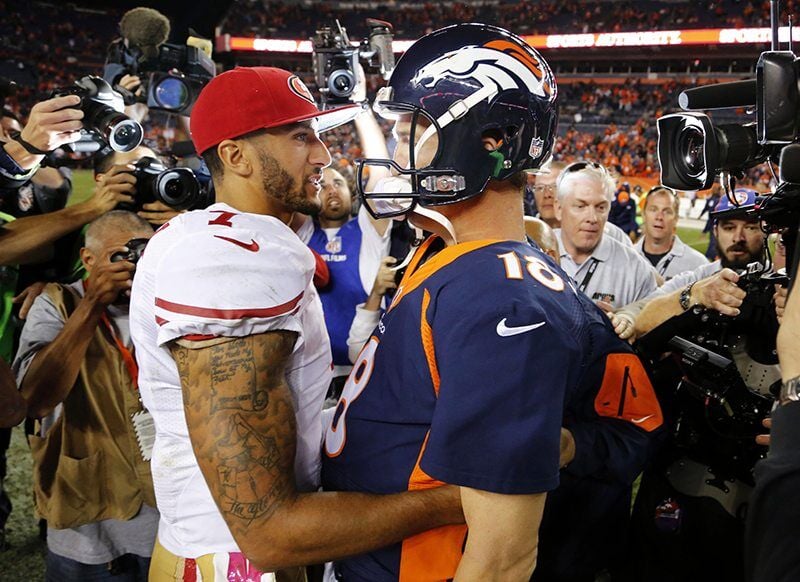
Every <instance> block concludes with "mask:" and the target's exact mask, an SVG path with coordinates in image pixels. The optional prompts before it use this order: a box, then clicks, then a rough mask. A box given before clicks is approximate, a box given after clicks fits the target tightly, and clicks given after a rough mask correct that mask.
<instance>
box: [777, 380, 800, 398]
mask: <svg viewBox="0 0 800 582" xmlns="http://www.w3.org/2000/svg"><path fill="white" fill-rule="evenodd" d="M798 400H800V376H795V377H794V378H791V379H790V380H786V382H784V383H783V384H781V397H780V402H781V404H788V403H789V402H797V401H798Z"/></svg>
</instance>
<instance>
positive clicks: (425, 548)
mask: <svg viewBox="0 0 800 582" xmlns="http://www.w3.org/2000/svg"><path fill="white" fill-rule="evenodd" d="M429 436H430V431H428V434H427V435H425V440H424V441H423V442H422V446H421V447H420V451H419V456H418V457H417V463H416V465H414V470H413V471H412V472H411V477H409V480H408V490H409V491H416V490H420V489H432V488H434V487H441V486H442V485H445V483H443V482H441V481H437V480H436V479H434V478H433V477H431V476H430V475H428V474H427V473H426V472H425V471H423V470H422V468H421V467H420V466H419V464H420V461H421V460H422V455H423V453H424V452H425V447H426V446H427V444H428V437H429ZM466 537H467V526H466V525H448V526H445V527H438V528H436V529H432V530H429V531H426V532H423V533H421V534H418V535H415V536H413V537H410V538H407V539H405V540H404V541H403V545H402V548H401V550H400V575H399V582H440V581H441V582H444V581H445V580H449V579H451V578H453V576H455V574H456V569H457V568H458V564H459V562H460V561H461V556H462V555H463V553H464V542H465V540H466Z"/></svg>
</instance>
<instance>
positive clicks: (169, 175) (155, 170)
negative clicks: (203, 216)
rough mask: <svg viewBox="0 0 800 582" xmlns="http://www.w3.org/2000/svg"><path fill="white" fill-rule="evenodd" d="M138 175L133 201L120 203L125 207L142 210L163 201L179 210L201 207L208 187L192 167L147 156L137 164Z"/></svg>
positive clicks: (135, 171)
mask: <svg viewBox="0 0 800 582" xmlns="http://www.w3.org/2000/svg"><path fill="white" fill-rule="evenodd" d="M132 174H133V175H134V176H135V177H136V192H135V194H134V202H133V204H120V205H119V208H120V209H122V210H139V209H141V207H142V206H143V205H144V204H148V203H150V202H156V201H158V202H163V203H164V204H166V205H167V206H169V207H170V208H173V209H175V210H189V209H193V208H201V207H202V206H203V204H204V202H205V196H204V189H203V188H202V186H201V183H200V181H199V180H198V179H197V176H195V173H194V172H193V171H192V170H190V169H189V168H167V167H166V166H165V165H164V164H163V163H162V162H161V161H160V160H157V159H156V158H150V157H145V158H142V159H140V160H139V161H138V162H136V163H135V164H134V170H133V172H132Z"/></svg>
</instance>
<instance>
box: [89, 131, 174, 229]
mask: <svg viewBox="0 0 800 582" xmlns="http://www.w3.org/2000/svg"><path fill="white" fill-rule="evenodd" d="M144 158H153V159H156V160H157V159H159V156H158V154H156V153H155V152H154V151H153V150H152V149H150V148H149V147H146V146H139V147H137V148H136V149H135V150H132V151H130V152H115V151H114V150H106V151H104V152H102V153H101V154H99V155H97V156H95V159H94V181H95V185H96V187H97V190H98V191H100V190H108V191H111V192H117V193H120V194H125V195H128V196H131V202H130V203H128V205H130V206H131V207H132V209H134V210H136V214H138V215H139V216H140V217H141V218H143V219H144V220H146V221H147V222H149V223H150V224H151V225H152V226H154V227H159V226H161V225H162V224H164V223H165V222H167V221H168V220H169V219H171V218H172V217H174V216H177V215H178V214H179V211H177V210H175V209H173V208H170V207H169V206H167V205H166V204H164V203H163V202H161V201H159V200H156V201H152V202H144V203H143V201H142V200H141V198H142V196H141V194H137V188H136V184H137V178H136V176H135V175H134V174H133V173H132V172H133V170H134V169H135V165H136V164H137V162H139V161H140V160H142V159H144Z"/></svg>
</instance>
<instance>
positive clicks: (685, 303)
mask: <svg viewBox="0 0 800 582" xmlns="http://www.w3.org/2000/svg"><path fill="white" fill-rule="evenodd" d="M696 282H697V281H692V282H691V283H689V284H688V285H687V286H686V287H684V289H683V291H681V296H680V298H679V299H678V303H680V304H681V308H682V309H683V310H684V311H689V308H690V307H691V306H692V305H691V300H692V287H694V284H695V283H696Z"/></svg>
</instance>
